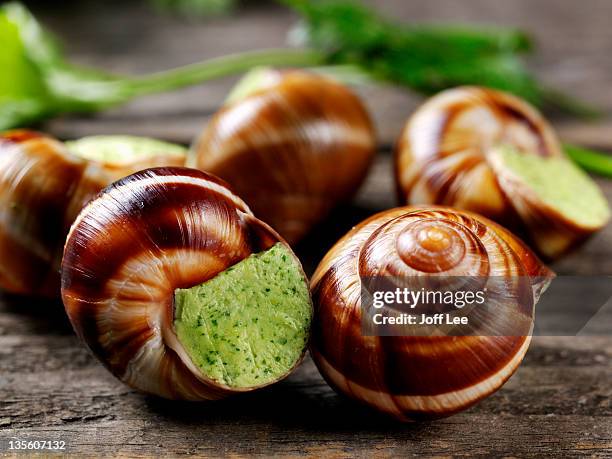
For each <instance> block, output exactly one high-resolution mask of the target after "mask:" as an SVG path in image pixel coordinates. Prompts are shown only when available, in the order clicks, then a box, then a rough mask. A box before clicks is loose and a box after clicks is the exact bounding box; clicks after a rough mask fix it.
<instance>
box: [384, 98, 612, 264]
mask: <svg viewBox="0 0 612 459" xmlns="http://www.w3.org/2000/svg"><path fill="white" fill-rule="evenodd" d="M395 175H396V182H397V187H398V194H399V198H400V202H401V204H402V205H403V204H408V205H415V204H439V205H447V206H451V207H457V208H460V209H465V210H470V211H473V212H477V213H480V214H482V215H484V216H486V217H488V218H491V219H493V220H495V221H497V222H498V223H501V224H502V225H504V226H506V227H508V228H510V229H512V230H513V231H514V232H515V233H517V234H519V235H521V236H524V237H525V238H526V239H527V240H528V241H529V242H530V243H531V244H532V246H533V247H534V248H535V249H536V250H537V251H538V252H539V253H540V254H541V255H542V256H544V257H545V258H547V259H555V258H558V257H559V256H561V255H562V254H564V253H566V252H567V251H569V250H571V249H572V248H574V247H576V246H577V245H578V244H579V243H580V242H581V241H583V240H585V239H586V238H587V237H588V236H589V235H591V234H593V233H594V232H596V231H598V230H599V229H601V228H602V227H603V226H605V224H606V223H607V221H608V220H609V218H610V211H609V208H608V204H607V202H606V199H605V197H604V196H603V194H602V193H601V191H600V190H599V188H598V187H597V185H596V184H595V183H594V182H593V181H592V180H591V179H590V178H589V177H588V176H587V175H586V174H585V173H584V172H582V171H581V170H580V169H578V167H576V166H575V165H574V164H573V163H572V162H571V161H570V160H569V159H568V158H567V157H566V155H565V153H564V152H563V150H562V147H561V144H560V143H559V140H558V139H557V136H556V134H555V132H554V131H553V129H552V127H551V126H550V125H549V124H548V122H547V121H546V120H545V119H544V118H543V117H542V115H541V114H540V113H538V111H537V110H536V109H535V108H534V107H532V106H531V105H529V104H528V103H527V102H525V101H523V100H521V99H518V98H517V97H515V96H512V95H510V94H506V93H504V92H500V91H496V90H492V89H485V88H480V87H460V88H456V89H450V90H446V91H443V92H441V93H439V94H438V95H436V96H434V97H432V98H431V99H429V100H428V101H427V102H425V104H423V106H421V107H420V108H419V109H418V110H417V111H416V112H415V113H414V114H413V115H412V117H411V118H410V119H409V121H408V122H407V124H406V126H405V128H404V130H403V132H402V134H401V136H400V139H399V141H398V144H397V149H396V154H395Z"/></svg>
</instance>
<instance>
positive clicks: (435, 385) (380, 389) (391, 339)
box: [311, 207, 553, 421]
mask: <svg viewBox="0 0 612 459" xmlns="http://www.w3.org/2000/svg"><path fill="white" fill-rule="evenodd" d="M552 275H553V274H552V272H551V271H549V270H548V269H547V268H546V267H545V266H544V265H543V264H542V263H541V262H540V261H539V260H538V259H537V257H536V256H535V255H534V254H533V253H532V252H531V251H530V250H529V249H528V248H527V247H526V246H525V245H524V244H523V243H522V242H521V241H520V240H519V239H517V238H516V237H515V236H513V235H512V234H511V233H509V232H508V231H507V230H505V229H503V228H502V227H501V226H499V225H497V224H495V223H493V222H491V221H489V220H487V219H485V218H483V217H480V216H478V215H476V214H472V213H469V212H465V211H457V210H453V209H449V208H444V207H439V208H436V207H433V208H432V207H430V208H418V207H403V208H398V209H392V210H389V211H386V212H382V213H380V214H377V215H375V216H373V217H371V218H369V219H368V220H366V221H364V222H363V223H361V224H360V225H358V226H357V227H355V228H354V229H353V230H351V231H350V232H349V233H348V234H347V235H345V236H344V237H343V238H342V239H341V240H340V241H339V242H338V243H337V244H336V245H335V246H334V247H333V248H332V249H331V250H330V252H329V253H328V254H327V255H326V256H325V258H324V259H323V260H322V262H321V264H320V265H319V266H318V268H317V270H316V271H315V273H314V275H313V277H312V279H311V291H312V295H313V301H314V304H315V322H314V325H313V331H312V340H311V354H312V356H313V359H314V361H315V363H316V364H317V366H318V368H319V370H320V371H321V373H322V374H323V376H324V377H325V379H326V380H327V381H328V382H329V383H330V384H331V385H332V387H334V388H335V389H336V390H338V391H339V392H341V393H344V394H346V395H348V396H349V397H352V398H354V399H357V400H359V401H361V402H364V403H366V404H368V405H370V406H372V407H374V408H376V409H378V410H380V411H383V412H385V413H388V414H390V415H392V416H395V417H396V418H398V419H400V420H404V421H407V420H419V419H427V418H437V417H443V416H448V415H450V414H453V413H455V412H457V411H460V410H463V409H465V408H467V407H469V406H470V405H472V404H474V403H476V402H477V401H479V400H481V399H482V398H484V397H486V396H487V395H489V394H491V393H492V392H494V391H495V390H497V389H498V388H499V387H501V385H502V384H503V383H504V382H505V381H506V380H507V379H508V378H509V377H510V376H511V375H512V374H513V373H514V371H515V370H516V368H517V367H518V365H519V363H520V362H521V360H522V359H523V356H524V355H525V352H526V351H527V348H528V346H529V342H530V333H531V330H532V325H533V314H534V305H535V303H536V302H537V300H538V298H539V296H540V294H541V292H542V291H543V289H545V288H546V286H547V285H548V283H549V282H550V279H551V276H552ZM375 276H377V277H382V276H393V277H394V278H401V279H404V280H407V281H408V282H413V281H414V282H416V285H415V286H422V285H425V284H423V283H422V282H427V281H432V280H436V279H440V277H439V276H445V278H447V279H449V278H450V279H452V278H454V276H463V277H465V276H470V277H472V278H474V279H482V281H483V282H484V283H487V282H488V280H490V279H492V278H495V277H497V278H500V279H504V283H503V284H504V289H505V291H504V292H502V293H503V295H501V296H500V297H503V298H505V300H504V301H506V302H507V304H506V305H505V307H504V308H501V309H499V310H496V311H495V312H494V314H492V315H490V316H488V317H485V318H484V319H483V321H484V322H486V325H487V326H489V327H493V329H492V330H491V329H487V330H488V331H487V333H486V335H485V334H484V333H483V335H482V336H480V335H477V334H470V335H465V336H451V335H445V334H443V333H440V328H438V332H437V334H436V335H435V336H434V335H423V336H421V335H418V336H417V335H415V336H366V334H364V333H363V330H362V315H363V314H365V313H366V311H365V310H364V309H362V303H361V298H362V291H363V290H362V287H363V285H362V284H363V282H364V279H368V278H372V277H375ZM457 278H459V277H457ZM505 280H507V282H505ZM487 285H488V284H487ZM508 324H510V325H509V326H510V328H503V327H508ZM495 327H502V328H498V329H497V331H496V330H495ZM509 329H510V330H512V333H511V334H508V335H504V334H503V333H499V331H500V330H502V331H503V330H509Z"/></svg>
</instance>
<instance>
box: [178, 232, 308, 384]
mask: <svg viewBox="0 0 612 459" xmlns="http://www.w3.org/2000/svg"><path fill="white" fill-rule="evenodd" d="M174 297H175V320H174V326H175V330H176V333H177V336H178V339H179V341H180V342H181V343H182V345H183V347H184V348H185V350H186V351H187V353H188V354H189V356H190V357H191V359H192V362H193V363H194V364H195V365H196V366H197V367H198V368H200V370H201V371H202V373H203V374H204V375H206V376H207V377H208V378H210V379H213V380H214V381H217V382H219V383H221V384H224V385H227V386H230V387H233V388H249V387H254V386H259V385H262V384H266V383H270V382H273V381H275V380H277V379H279V378H280V377H282V376H283V375H285V374H286V373H287V372H288V371H289V370H291V369H292V368H293V367H294V366H295V364H296V363H297V362H298V360H299V359H300V358H301V356H302V354H303V352H304V349H305V347H306V344H307V341H308V333H309V329H310V322H311V319H312V307H311V301H310V296H309V292H308V285H307V281H306V279H305V277H304V274H303V272H302V269H301V266H300V264H299V262H298V261H297V260H296V259H295V257H294V256H293V254H292V253H291V252H290V251H289V249H288V248H287V247H285V246H284V245H283V244H280V243H279V244H276V245H275V246H273V247H272V248H271V249H268V250H267V251H264V252H261V253H258V254H254V255H251V256H250V257H248V258H246V259H245V260H243V261H241V262H240V263H237V264H236V265H234V266H232V267H231V268H229V269H227V270H226V271H224V272H222V273H220V274H218V275H217V276H215V277H214V278H212V279H210V280H208V281H207V282H205V283H203V284H201V285H197V286H195V287H192V288H190V289H177V290H176V291H175V296H174Z"/></svg>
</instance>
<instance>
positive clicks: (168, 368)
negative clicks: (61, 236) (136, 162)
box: [62, 168, 312, 400]
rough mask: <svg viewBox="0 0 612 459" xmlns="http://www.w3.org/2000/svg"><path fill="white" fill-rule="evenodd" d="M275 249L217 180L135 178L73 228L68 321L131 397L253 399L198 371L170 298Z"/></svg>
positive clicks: (166, 174) (192, 173) (115, 187)
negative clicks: (137, 392)
mask: <svg viewBox="0 0 612 459" xmlns="http://www.w3.org/2000/svg"><path fill="white" fill-rule="evenodd" d="M275 244H282V245H283V246H286V243H285V242H284V241H282V240H281V239H280V237H279V236H278V235H277V233H275V232H274V231H273V230H272V229H271V228H270V227H269V226H268V225H266V224H265V223H263V222H261V221H260V220H258V219H257V218H255V217H254V216H253V214H252V213H251V211H250V210H249V208H248V207H247V205H246V204H245V203H244V202H243V201H242V199H240V198H239V197H238V196H236V195H235V194H234V193H233V192H232V191H230V190H229V189H228V188H227V185H226V184H225V183H224V182H223V181H221V180H220V179H218V178H216V177H214V176H212V175H210V174H206V173H204V172H201V171H197V170H195V169H187V168H155V169H148V170H145V171H141V172H138V173H136V174H133V175H131V176H128V177H126V178H124V179H121V180H119V181H117V182H115V183H114V184H112V185H111V186H109V187H108V188H106V189H105V190H104V191H103V192H102V193H101V194H100V195H99V196H98V197H97V198H96V199H94V200H93V201H91V202H90V203H89V204H88V205H87V206H86V207H85V208H84V209H83V211H82V212H81V214H80V215H79V217H78V218H77V220H76V221H75V223H74V225H73V226H72V229H71V230H70V234H69V236H68V240H67V242H66V248H65V253H64V260H63V264H62V298H63V301H64V305H65V308H66V312H67V313H68V316H69V318H70V321H71V322H72V324H73V327H74V329H75V331H76V332H77V334H78V335H79V337H80V338H81V339H82V340H83V341H84V342H85V343H86V344H87V345H88V346H89V348H90V349H91V350H92V351H93V353H94V354H95V355H96V356H97V357H98V358H99V359H100V360H101V361H102V362H103V363H104V364H105V366H106V367H107V368H108V369H109V370H110V371H111V372H112V373H113V374H114V375H115V376H116V377H117V378H119V379H120V380H121V381H123V382H125V383H126V384H128V385H130V386H131V387H134V388H136V389H139V390H141V391H144V392H147V393H151V394H155V395H159V396H162V397H166V398H170V399H184V400H212V399H219V398H222V397H225V396H227V395H229V394H232V393H235V392H241V391H246V390H253V389H256V388H258V387H260V386H253V387H248V388H244V389H240V388H234V387H229V386H228V385H227V384H222V383H220V382H218V381H215V380H213V379H211V378H209V377H207V376H206V375H205V374H204V373H203V372H202V371H200V369H199V367H198V366H197V365H196V364H195V363H194V360H193V359H192V358H191V354H190V353H189V352H188V350H187V348H186V347H185V346H184V345H183V342H182V341H181V340H180V338H179V336H178V334H177V331H176V329H175V325H174V320H175V312H176V311H175V305H174V302H175V296H174V294H175V291H176V289H188V288H191V287H193V286H196V285H200V284H202V283H204V282H206V281H209V280H211V279H213V278H215V276H217V275H219V274H220V273H223V272H225V271H226V270H227V269H228V268H230V267H232V266H235V265H236V264H237V263H238V262H240V261H242V260H245V259H246V258H247V257H249V256H250V255H251V254H254V253H259V252H261V251H264V250H267V249H269V248H270V247H272V246H274V245H275ZM286 247H287V250H289V252H290V253H291V256H292V257H294V258H295V255H293V253H292V252H291V251H290V249H289V248H288V246H286ZM295 260H297V258H295ZM296 263H297V264H298V265H299V262H297V261H296ZM300 273H301V274H300V275H301V277H302V282H303V286H304V287H303V288H304V292H306V294H307V292H308V290H307V280H306V277H305V275H304V274H303V272H302V271H301V267H300ZM308 309H309V311H310V312H309V315H311V313H312V305H311V303H310V298H309V297H308ZM308 320H310V319H308ZM205 325H206V324H205ZM208 325H209V324H208ZM308 325H309V323H308ZM305 347H306V346H305V343H303V346H302V349H301V355H303V351H304V349H305ZM298 363H299V359H298V360H296V361H295V362H294V365H293V367H295V366H296V365H297V364H298ZM291 369H292V368H289V369H288V370H287V371H286V373H285V374H284V375H282V377H284V376H286V375H287V374H289V372H290V371H291Z"/></svg>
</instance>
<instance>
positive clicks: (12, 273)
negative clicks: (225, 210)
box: [0, 130, 184, 297]
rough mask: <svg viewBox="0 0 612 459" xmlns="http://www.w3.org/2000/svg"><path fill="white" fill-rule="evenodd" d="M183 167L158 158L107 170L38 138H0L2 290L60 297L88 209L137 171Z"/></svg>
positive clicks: (19, 134) (14, 134)
mask: <svg viewBox="0 0 612 459" xmlns="http://www.w3.org/2000/svg"><path fill="white" fill-rule="evenodd" d="M183 161H184V159H183V158H177V157H176V156H168V157H161V156H156V157H151V158H148V159H145V160H138V161H135V162H125V163H122V164H116V163H106V164H105V163H101V162H97V161H90V160H86V159H83V158H81V157H78V156H76V155H74V154H72V153H71V152H70V151H69V150H68V149H67V147H66V146H65V145H64V144H63V143H62V142H59V141H57V140H55V139H53V138H51V137H48V136H46V135H44V134H41V133H38V132H34V131H27V130H16V131H7V132H4V133H0V287H2V288H3V289H4V290H6V291H8V292H11V293H17V294H25V295H36V296H46V297H57V296H59V293H60V275H59V269H60V263H61V258H62V251H63V247H64V242H65V240H66V235H67V234H68V230H69V228H70V225H71V224H72V222H73V221H74V219H75V218H76V216H77V215H78V213H79V212H80V210H81V209H82V208H83V206H84V205H85V203H87V202H88V201H89V200H90V199H91V198H92V197H93V196H95V195H96V194H97V193H98V192H99V191H100V190H101V189H102V188H104V187H105V186H106V185H108V184H109V183H111V182H113V181H114V180H116V179H117V178H119V177H123V176H125V175H129V174H130V173H132V172H134V171H135V170H139V169H140V168H143V167H150V165H151V164H161V165H164V164H168V165H170V164H181V163H182V162H183Z"/></svg>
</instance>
